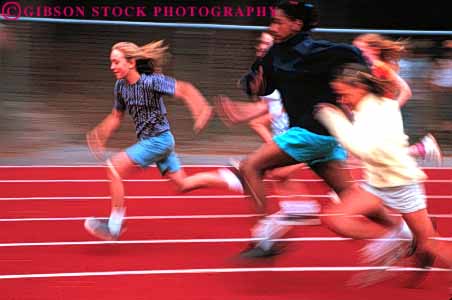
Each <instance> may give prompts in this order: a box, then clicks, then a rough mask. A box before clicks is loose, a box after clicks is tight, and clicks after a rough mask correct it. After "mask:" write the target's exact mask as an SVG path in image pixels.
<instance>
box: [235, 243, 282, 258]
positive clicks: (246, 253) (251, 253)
mask: <svg viewBox="0 0 452 300" xmlns="http://www.w3.org/2000/svg"><path fill="white" fill-rule="evenodd" d="M281 253H282V248H281V247H279V246H277V245H276V244H274V245H273V246H272V247H270V248H268V249H264V248H263V247H262V246H260V245H259V244H250V245H249V247H248V248H246V249H245V250H243V251H242V252H241V253H240V257H241V258H247V259H250V258H268V257H273V256H276V255H279V254H281Z"/></svg>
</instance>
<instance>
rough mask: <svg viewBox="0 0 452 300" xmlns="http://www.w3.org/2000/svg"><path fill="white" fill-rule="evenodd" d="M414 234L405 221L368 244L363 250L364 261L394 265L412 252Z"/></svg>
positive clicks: (380, 264) (379, 264)
mask: <svg viewBox="0 0 452 300" xmlns="http://www.w3.org/2000/svg"><path fill="white" fill-rule="evenodd" d="M412 246H413V234H412V233H411V231H410V230H409V228H408V226H407V225H406V223H405V222H403V223H402V225H401V226H400V227H399V228H397V229H395V230H394V231H393V232H391V233H389V234H388V235H386V236H385V237H383V238H382V239H379V240H376V241H373V242H371V243H369V244H367V245H366V246H365V247H364V248H363V249H362V250H361V253H362V255H363V261H364V262H366V263H369V264H372V265H378V266H392V265H394V264H395V263H396V262H397V261H399V260H400V259H402V258H404V257H406V256H408V255H409V254H410V253H411V247H412Z"/></svg>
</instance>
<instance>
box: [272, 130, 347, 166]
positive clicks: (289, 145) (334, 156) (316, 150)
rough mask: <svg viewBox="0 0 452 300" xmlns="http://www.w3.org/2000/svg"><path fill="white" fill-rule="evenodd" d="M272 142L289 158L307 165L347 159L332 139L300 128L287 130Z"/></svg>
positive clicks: (340, 147) (343, 150)
mask: <svg viewBox="0 0 452 300" xmlns="http://www.w3.org/2000/svg"><path fill="white" fill-rule="evenodd" d="M273 141H274V142H275V143H276V145H278V147H279V148H280V149H281V150H282V151H284V152H285V153H287V154H288V155H289V156H290V157H292V158H293V159H295V160H296V161H299V162H303V163H307V164H308V165H314V164H317V163H321V162H327V161H332V160H346V159H347V151H345V149H344V148H342V146H341V145H339V143H338V142H337V140H336V139H335V138H334V137H332V136H327V135H319V134H315V133H312V132H310V131H309V130H306V129H303V128H300V127H291V128H289V129H288V130H287V131H286V132H284V133H282V134H280V135H277V136H275V137H273Z"/></svg>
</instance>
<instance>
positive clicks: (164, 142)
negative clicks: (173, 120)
mask: <svg viewBox="0 0 452 300" xmlns="http://www.w3.org/2000/svg"><path fill="white" fill-rule="evenodd" d="M174 145H175V142H174V137H173V134H172V133H171V131H165V132H163V133H161V134H159V135H157V136H153V137H149V138H146V139H142V140H140V141H138V142H137V143H136V144H134V145H132V146H130V147H129V148H127V149H126V153H127V156H129V158H130V159H131V160H132V161H133V162H135V163H136V164H138V165H140V166H141V167H143V168H145V167H148V166H150V165H151V164H153V163H155V164H156V165H157V167H158V168H159V170H160V173H161V174H162V175H163V174H165V173H166V172H170V173H174V172H177V171H179V170H180V168H181V166H180V161H179V158H178V157H177V154H176V152H175V151H174Z"/></svg>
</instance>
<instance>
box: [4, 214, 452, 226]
mask: <svg viewBox="0 0 452 300" xmlns="http://www.w3.org/2000/svg"><path fill="white" fill-rule="evenodd" d="M309 215H310V216H318V217H322V216H342V215H344V214H309ZM391 215H393V216H400V214H391ZM262 216H264V215H262V214H214V215H160V216H127V217H125V218H124V219H125V220H187V219H195V220H196V219H201V220H202V219H248V218H256V217H262ZM91 217H92V216H85V217H41V218H37V217H35V218H1V219H0V222H5V223H6V222H50V221H61V222H63V221H84V220H86V219H87V218H91ZM356 217H360V216H359V215H356ZM429 217H431V218H438V219H451V218H452V214H429ZM99 219H105V220H106V219H108V218H107V217H99ZM291 225H295V226H297V225H299V226H305V225H303V224H298V223H297V221H296V220H295V221H293V222H292V224H291Z"/></svg>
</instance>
